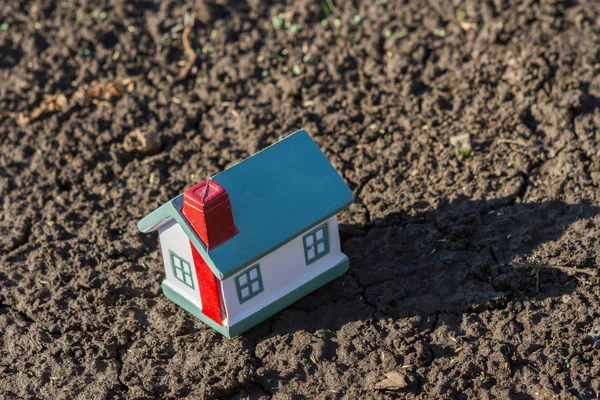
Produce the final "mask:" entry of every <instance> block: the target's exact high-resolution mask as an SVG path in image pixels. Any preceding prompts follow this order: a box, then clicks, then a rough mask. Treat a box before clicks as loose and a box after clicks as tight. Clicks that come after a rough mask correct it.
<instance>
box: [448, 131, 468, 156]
mask: <svg viewBox="0 0 600 400" xmlns="http://www.w3.org/2000/svg"><path fill="white" fill-rule="evenodd" d="M450 145H451V146H452V147H454V149H455V151H456V154H457V155H458V154H460V155H462V156H463V157H469V156H470V155H471V153H472V152H473V147H472V146H471V135H469V134H468V133H463V134H461V135H456V136H452V137H451V138H450Z"/></svg>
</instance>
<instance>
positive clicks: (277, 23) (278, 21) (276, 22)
mask: <svg viewBox="0 0 600 400" xmlns="http://www.w3.org/2000/svg"><path fill="white" fill-rule="evenodd" d="M271 23H272V24H273V27H274V28H275V29H279V28H281V27H282V26H283V24H284V23H285V19H284V14H283V13H280V14H277V15H276V16H274V17H273V18H272V19H271Z"/></svg>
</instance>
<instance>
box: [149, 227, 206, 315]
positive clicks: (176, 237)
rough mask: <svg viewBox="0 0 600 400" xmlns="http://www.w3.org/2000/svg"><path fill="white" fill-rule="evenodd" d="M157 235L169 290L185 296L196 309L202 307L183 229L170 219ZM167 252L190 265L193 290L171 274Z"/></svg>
mask: <svg viewBox="0 0 600 400" xmlns="http://www.w3.org/2000/svg"><path fill="white" fill-rule="evenodd" d="M158 233H159V235H160V248H161V251H162V256H163V262H164V266H165V273H166V275H167V282H168V284H169V285H170V286H171V288H173V289H174V290H176V291H177V292H178V293H179V294H181V295H182V296H185V297H186V298H187V299H188V300H190V301H191V302H193V303H194V304H196V305H197V306H198V307H202V303H201V302H200V290H199V288H198V277H197V276H196V268H195V267H194V259H193V257H192V248H191V246H192V245H191V244H190V239H188V237H187V235H186V234H185V232H184V231H183V229H181V227H180V226H179V224H178V223H177V222H175V220H174V219H172V218H170V219H169V220H168V221H167V222H166V223H164V224H163V225H162V226H160V227H159V228H158ZM169 251H172V252H173V253H175V254H177V255H178V256H179V257H181V258H183V259H184V260H185V261H187V262H188V263H189V264H190V268H191V270H192V279H193V281H194V289H192V288H190V287H189V286H187V285H186V284H185V283H183V282H181V281H180V280H179V279H177V278H176V277H175V275H174V274H173V266H172V265H171V255H170V254H169Z"/></svg>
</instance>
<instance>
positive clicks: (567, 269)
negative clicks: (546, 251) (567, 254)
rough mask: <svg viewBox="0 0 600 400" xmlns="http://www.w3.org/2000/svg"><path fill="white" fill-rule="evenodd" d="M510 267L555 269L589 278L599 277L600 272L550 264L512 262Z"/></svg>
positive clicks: (592, 269)
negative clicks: (584, 275)
mask: <svg viewBox="0 0 600 400" xmlns="http://www.w3.org/2000/svg"><path fill="white" fill-rule="evenodd" d="M510 265H513V266H515V267H518V268H538V269H540V268H544V269H555V270H559V271H563V272H566V273H572V274H577V273H582V274H586V275H590V276H599V275H600V270H598V269H594V268H575V267H567V266H563V265H550V264H533V263H527V262H524V263H523V262H512V263H510Z"/></svg>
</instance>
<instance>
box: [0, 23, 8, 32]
mask: <svg viewBox="0 0 600 400" xmlns="http://www.w3.org/2000/svg"><path fill="white" fill-rule="evenodd" d="M9 28H10V24H9V23H8V22H3V23H2V24H0V31H2V32H6V31H7V30H8V29H9Z"/></svg>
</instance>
